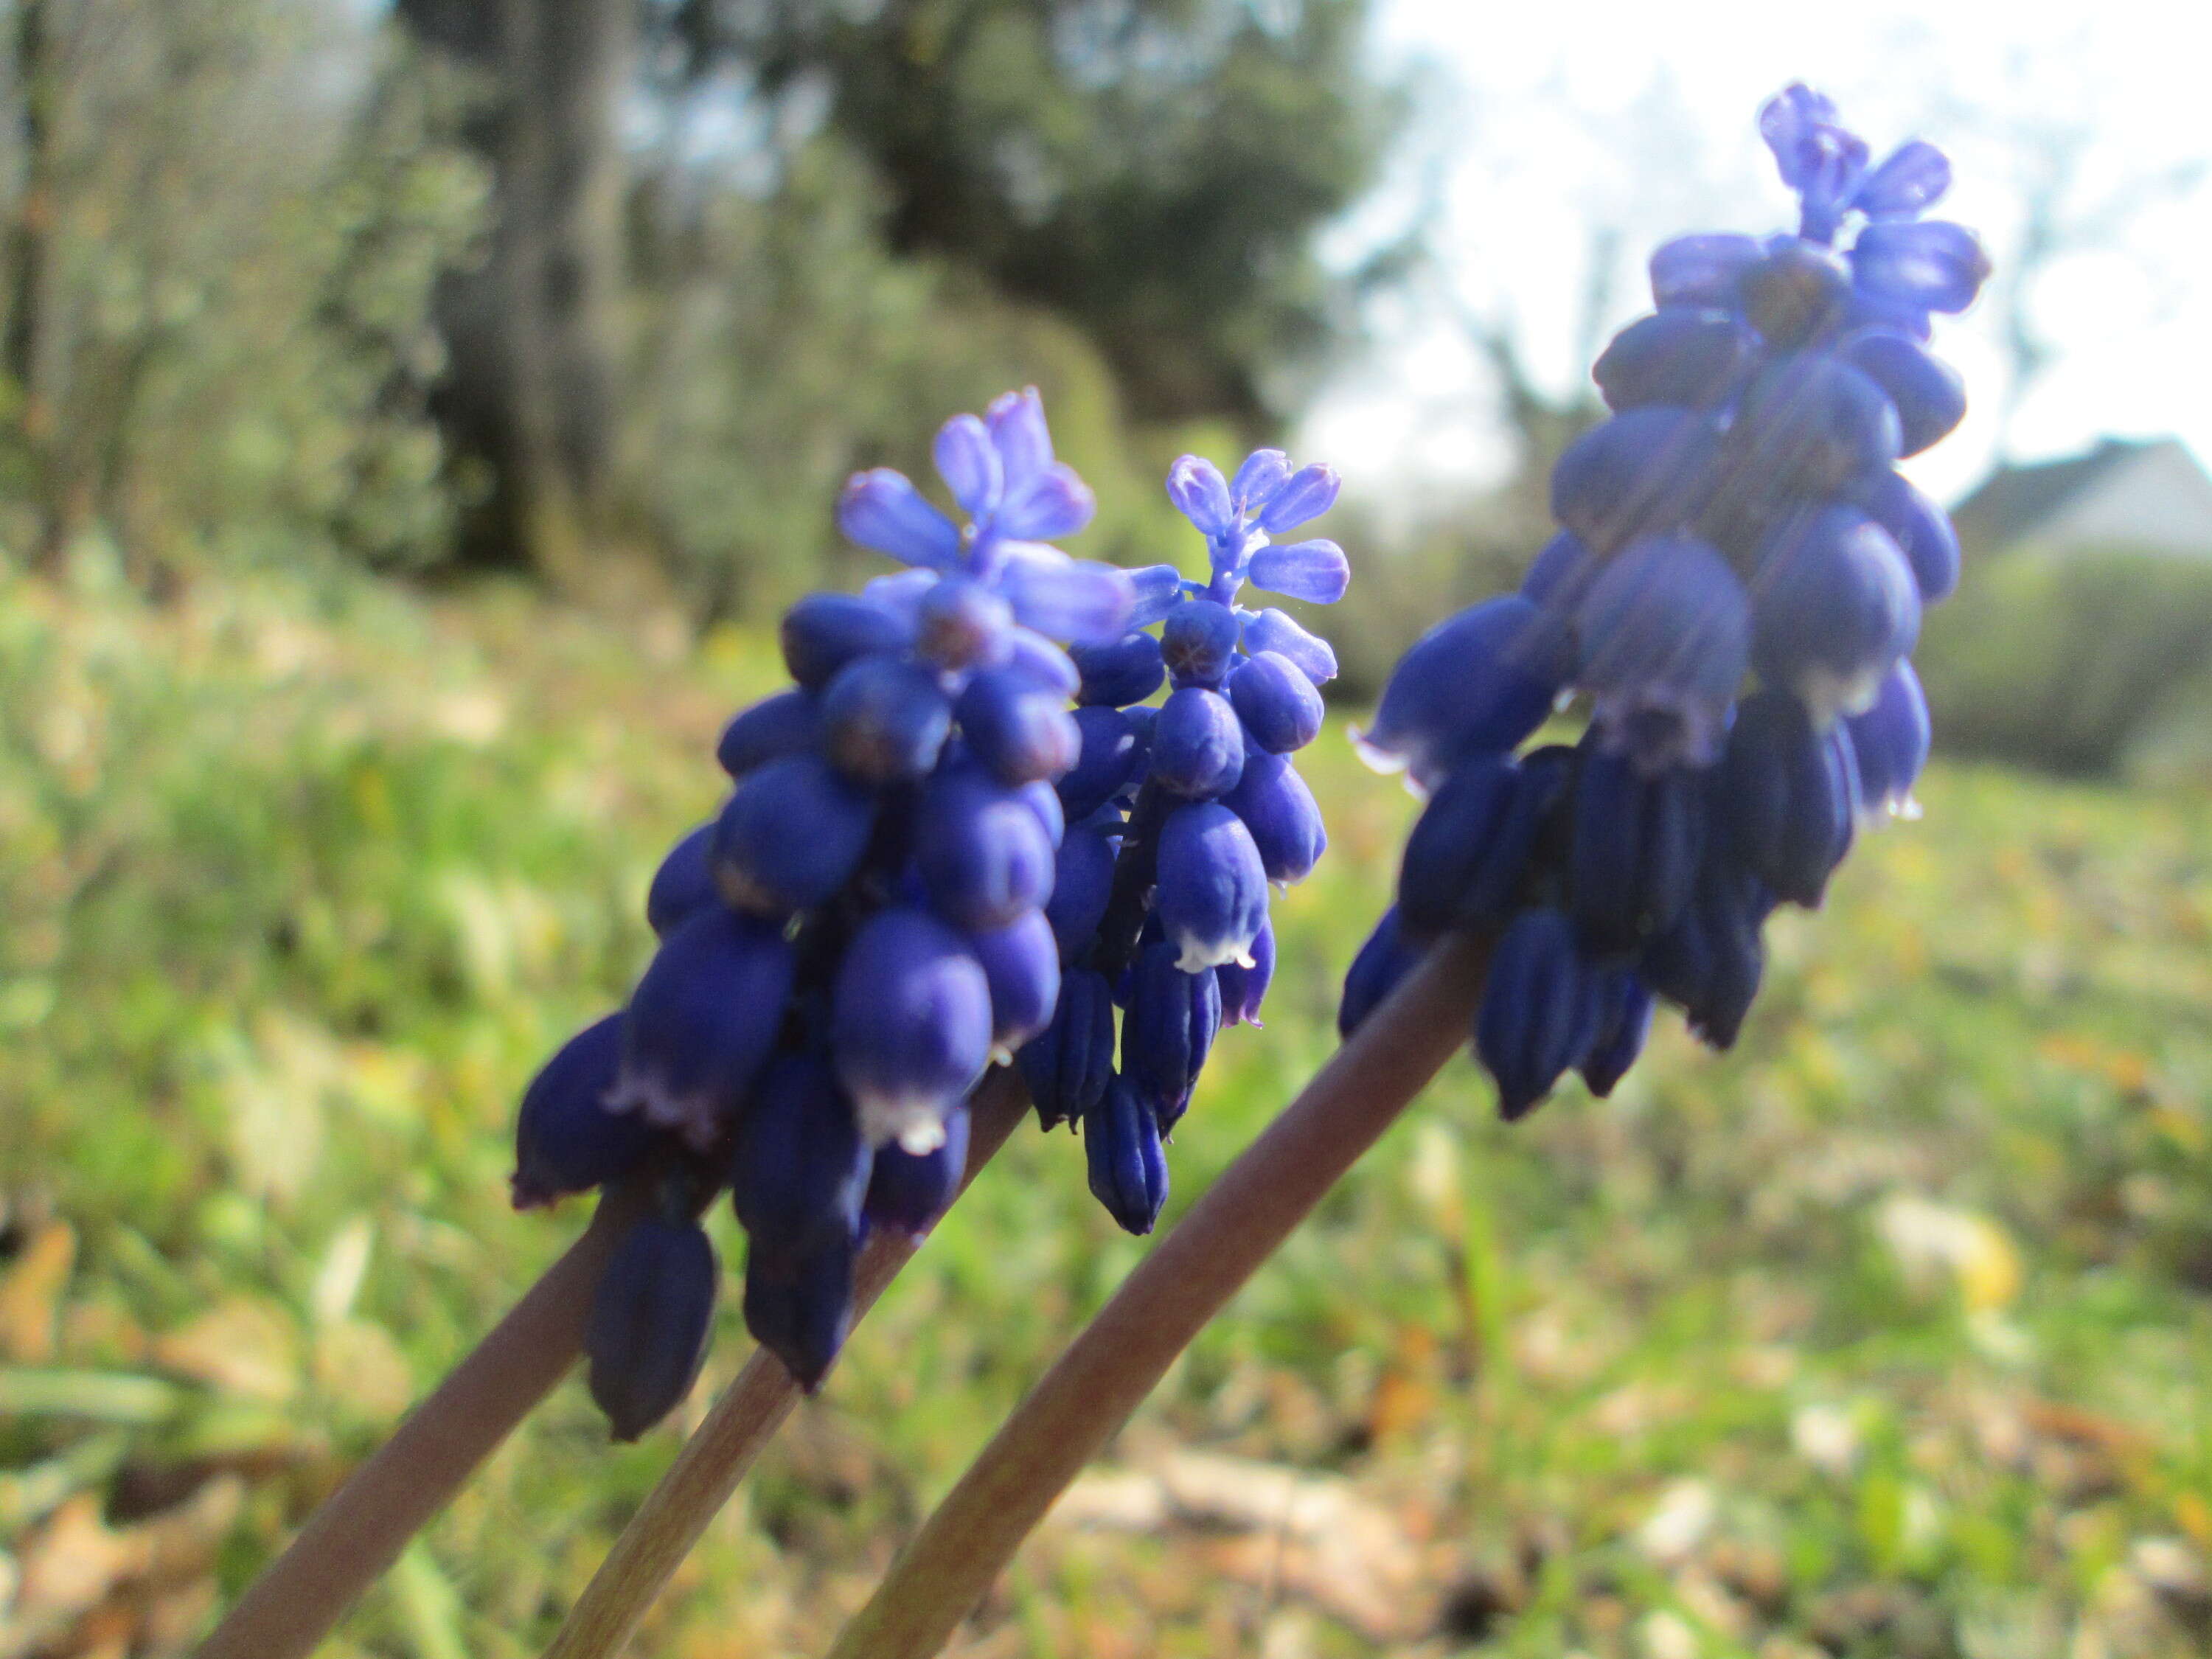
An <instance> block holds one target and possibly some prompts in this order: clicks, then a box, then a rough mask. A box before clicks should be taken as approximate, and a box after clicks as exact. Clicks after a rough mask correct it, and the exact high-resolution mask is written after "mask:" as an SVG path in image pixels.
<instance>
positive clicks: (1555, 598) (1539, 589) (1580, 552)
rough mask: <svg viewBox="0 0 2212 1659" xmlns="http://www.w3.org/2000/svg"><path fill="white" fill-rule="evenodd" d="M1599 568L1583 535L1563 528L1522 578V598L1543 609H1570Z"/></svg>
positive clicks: (1541, 550) (1529, 566)
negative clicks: (1549, 607)
mask: <svg viewBox="0 0 2212 1659" xmlns="http://www.w3.org/2000/svg"><path fill="white" fill-rule="evenodd" d="M1598 569H1599V563H1598V559H1597V556H1596V555H1595V554H1594V553H1592V552H1591V551H1590V550H1589V549H1588V548H1587V547H1585V546H1583V541H1582V538H1581V537H1579V536H1577V535H1575V534H1574V533H1573V532H1570V531H1565V530H1562V531H1561V532H1559V534H1558V535H1556V536H1554V537H1553V538H1552V539H1551V540H1549V541H1548V542H1546V543H1545V544H1544V545H1543V546H1542V547H1541V549H1540V550H1538V551H1537V554H1536V556H1535V557H1534V558H1533V559H1531V560H1530V561H1529V562H1528V574H1525V575H1523V576H1522V578H1521V597H1522V599H1526V600H1528V603H1529V604H1531V605H1536V606H1538V607H1540V608H1541V607H1544V606H1555V607H1557V608H1558V609H1559V610H1561V611H1571V610H1573V608H1574V607H1575V605H1577V603H1578V602H1579V601H1580V600H1581V599H1582V596H1583V592H1584V590H1585V589H1587V588H1588V587H1589V584H1590V581H1591V579H1592V578H1593V577H1595V575H1596V574H1597V573H1598Z"/></svg>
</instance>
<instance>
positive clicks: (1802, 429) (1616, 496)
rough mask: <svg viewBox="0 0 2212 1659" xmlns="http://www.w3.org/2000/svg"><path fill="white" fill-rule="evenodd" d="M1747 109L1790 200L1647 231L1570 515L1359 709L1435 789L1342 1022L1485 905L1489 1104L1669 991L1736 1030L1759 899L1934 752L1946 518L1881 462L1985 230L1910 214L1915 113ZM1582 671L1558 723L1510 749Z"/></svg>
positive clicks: (1896, 446)
mask: <svg viewBox="0 0 2212 1659" xmlns="http://www.w3.org/2000/svg"><path fill="white" fill-rule="evenodd" d="M1759 125H1760V130H1761V132H1762V134H1763V135H1764V136H1765V139H1766V141H1767V143H1768V144H1769V146H1770V147H1771V149H1772V150H1773V152H1774V155H1775V156H1776V159H1777V161H1778V164H1779V167H1780V171H1781V173H1782V177H1783V180H1784V183H1785V184H1786V185H1789V186H1790V188H1791V189H1792V190H1793V191H1795V192H1796V195H1797V197H1798V201H1799V207H1800V222H1799V226H1798V229H1797V231H1796V233H1795V234H1783V235H1778V236H1773V237H1770V238H1766V239H1764V240H1761V239H1758V238H1754V237H1750V236H1742V235H1727V234H1722V235H1692V236H1686V237H1682V238H1680V239H1679V240H1675V241H1673V242H1669V243H1668V244H1667V245H1665V246H1662V247H1661V248H1660V249H1659V250H1658V252H1656V253H1655V254H1654V255H1653V256H1652V258H1651V264H1650V272H1651V288H1652V297H1653V299H1654V301H1656V305H1657V309H1656V311H1655V312H1654V313H1652V314H1651V315H1650V316H1648V317H1645V318H1644V319H1641V320H1640V321H1638V322H1635V323H1632V324H1631V325H1629V326H1628V327H1626V328H1625V329H1623V330H1622V331H1620V334H1618V335H1617V336H1615V337H1614V338H1613V342H1612V343H1611V344H1609V345H1608V346H1607V349H1606V350H1605V352H1604V353H1603V355H1602V356H1600V357H1599V359H1598V361H1597V363H1596V365H1595V369H1594V371H1593V372H1594V375H1595V380H1596V381H1597V385H1598V387H1599V390H1600V391H1601V393H1602V394H1603V396H1604V398H1605V401H1606V404H1607V407H1608V408H1609V409H1610V410H1611V411H1612V414H1611V416H1610V418H1608V419H1607V420H1606V421H1605V422H1602V423H1601V424H1600V425H1598V426H1597V427H1595V428H1593V429H1592V430H1591V431H1589V432H1588V433H1586V434H1585V435H1583V436H1582V437H1581V438H1579V439H1577V441H1575V442H1574V443H1573V444H1571V445H1570V446H1569V447H1568V448H1567V449H1566V450H1565V453H1563V454H1562V455H1561V456H1560V457H1559V461H1558V463H1557V465H1556V466H1555V468H1554V469H1553V475H1552V505H1553V515H1554V517H1555V518H1556V519H1557V520H1558V522H1559V526H1560V530H1559V534H1558V535H1557V536H1556V537H1555V538H1553V541H1552V542H1551V543H1550V544H1547V546H1546V547H1545V548H1544V549H1543V550H1542V551H1541V553H1540V554H1539V555H1538V556H1537V557H1536V559H1535V561H1534V564H1533V565H1532V567H1531V568H1530V569H1529V572H1528V576H1527V579H1526V580H1525V581H1524V583H1523V585H1522V590H1521V592H1519V593H1517V594H1513V595H1508V596H1505V597H1503V598H1500V599H1492V600H1491V601H1489V602H1487V603H1486V604H1483V605H1477V606H1475V607H1474V608H1473V609H1471V610H1469V611H1464V612H1462V613H1461V614H1460V615H1459V616H1457V617H1453V618H1451V619H1450V620H1449V621H1448V622H1446V623H1443V624H1442V625H1441V626H1439V627H1438V628H1437V629H1434V630H1432V631H1431V633H1430V634H1429V635H1426V636H1425V637H1424V638H1423V639H1422V640H1421V641H1419V642H1418V643H1417V644H1416V645H1415V646H1414V647H1413V648H1412V650H1411V651H1409V652H1408V653H1407V656H1406V657H1405V659H1403V661H1401V663H1400V665H1398V667H1397V669H1396V671H1395V673H1394V674H1393V676H1392V678H1391V680H1390V683H1389V686H1388V687H1387V688H1386V690H1385V691H1384V694H1383V700H1382V703H1381V706H1380V708H1378V710H1377V713H1376V720H1375V723H1374V726H1373V728H1372V730H1370V732H1367V733H1365V734H1364V743H1365V744H1366V745H1367V748H1368V750H1369V752H1370V756H1371V757H1374V758H1376V759H1377V760H1378V762H1380V763H1387V764H1392V765H1401V766H1404V767H1406V768H1407V769H1409V770H1410V772H1411V774H1412V775H1413V780H1414V781H1415V783H1416V784H1417V786H1419V787H1420V788H1422V789H1423V790H1425V791H1426V792H1427V793H1429V796H1430V799H1429V803H1428V805H1427V808H1426V809H1425V811H1424V812H1423V814H1422V816H1421V818H1420V820H1419V823H1418V824H1417V825H1416V826H1415V828H1414V830H1413V835H1412V836H1411V838H1410V839H1409V840H1408V842H1407V848H1406V855H1405V862H1404V866H1403V868H1402V872H1401V882H1400V888H1399V896H1398V902H1397V904H1396V906H1395V908H1393V909H1392V910H1391V911H1389V913H1387V914H1386V915H1384V917H1383V921H1382V923H1381V925H1380V926H1379V927H1378V928H1377V929H1376V933H1375V934H1374V936H1373V937H1372V938H1371V939H1370V940H1369V942H1368V944H1367V945H1366V947H1365V948H1364V950H1363V951H1362V952H1361V954H1360V956H1359V957H1358V960H1357V961H1356V962H1355V963H1353V965H1352V970H1351V973H1350V975H1348V977H1347V979H1346V987H1345V996H1344V1002H1343V1006H1342V1010H1341V1014H1340V1023H1341V1024H1342V1025H1343V1026H1344V1028H1345V1029H1346V1031H1347V1032H1348V1031H1350V1030H1352V1029H1355V1028H1356V1027H1357V1026H1358V1024H1359V1023H1360V1021H1361V1020H1362V1019H1363V1018H1364V1017H1365V1015H1366V1012H1368V1011H1369V1010H1370V1008H1372V1007H1373V1006H1375V1005H1376V1002H1378V1001H1379V1000H1381V998H1382V996H1383V994H1385V993H1387V991H1388V990H1389V987H1391V986H1392V985H1393V984H1395V981H1396V980H1397V979H1398V978H1399V977H1400V976H1401V975H1402V974H1403V973H1404V972H1405V971H1406V970H1407V968H1408V967H1409V966H1410V964H1411V963H1413V961H1414V960H1415V959H1416V958H1417V957H1418V955H1419V951H1421V950H1422V949H1423V948H1424V947H1425V944H1426V942H1427V941H1428V940H1430V939H1433V938H1434V937H1436V936H1437V934H1439V933H1444V932H1448V931H1455V930H1459V931H1471V932H1474V933H1481V934H1485V935H1487V936H1490V937H1492V939H1494V941H1495V942H1494V947H1493V952H1492V963H1491V969H1490V979H1489V986H1488V989H1487V991H1486V994H1485V996H1484V999H1483V1001H1482V1004H1481V1006H1480V1010H1479V1011H1478V1013H1477V1015H1476V1018H1475V1024H1474V1046H1475V1050H1476V1053H1477V1054H1478V1056H1479V1057H1480V1059H1481V1060H1482V1062H1483V1063H1484V1065H1485V1066H1486V1067H1488V1069H1489V1070H1490V1072H1491V1073H1492V1075H1493V1077H1494V1078H1495V1079H1496V1081H1497V1084H1498V1095H1499V1101H1500V1104H1501V1107H1502V1109H1503V1110H1504V1113H1505V1115H1507V1116H1509V1117H1517V1116H1519V1115H1522V1113H1525V1112H1527V1111H1528V1110H1529V1109H1531V1108H1533V1107H1534V1105H1535V1104H1536V1103H1538V1102H1540V1101H1541V1099H1542V1098H1543V1097H1545V1095H1546V1094H1547V1092H1548V1091H1550V1090H1551V1089H1552V1087H1553V1085H1554V1084H1555V1083H1557V1082H1558V1081H1559V1079H1560V1078H1562V1077H1563V1076H1564V1075H1565V1073H1568V1072H1569V1071H1571V1070H1579V1071H1580V1072H1581V1073H1582V1074H1583V1078H1584V1079H1586V1080H1587V1082H1588V1083H1589V1086H1590V1088H1591V1089H1592V1090H1593V1091H1595V1092H1596V1093H1598V1094H1601V1095H1602V1094H1605V1093H1607V1091H1610V1090H1611V1088H1612V1087H1613V1085H1614V1083H1616V1082H1617V1081H1618V1080H1619V1079H1620V1077H1621V1076H1622V1075H1623V1074H1624V1073H1626V1070H1627V1069H1628V1067H1629V1066H1630V1065H1631V1064H1632V1062H1633V1060H1635V1058H1636V1056H1637V1054H1638V1052H1639V1051H1640V1049H1641V1048H1642V1046H1643V1043H1644V1037H1645V1034H1646V1032H1647V1031H1648V1030H1649V1028H1650V1019H1651V1012H1652V1005H1653V1000H1654V999H1655V997H1656V998H1663V999H1666V1000H1669V1001H1672V1002H1674V1003H1675V1004H1676V1005H1677V1006H1680V1007H1681V1008H1682V1009H1683V1010H1684V1011H1685V1012H1686V1015H1687V1017H1688V1019H1689V1022H1690V1025H1691V1028H1692V1030H1693V1031H1695V1032H1696V1033H1697V1034H1698V1035H1699V1036H1701V1037H1702V1038H1704V1039H1705V1041H1706V1042H1710V1043H1711V1044H1713V1045H1714V1046H1716V1047H1718V1048H1726V1047H1728V1046H1729V1045H1730V1044H1731V1043H1733V1042H1735V1037H1736V1035H1737V1032H1738V1030H1739V1029H1740V1028H1741V1024H1742V1023H1743V1020H1744V1018H1745V1015H1746V1014H1747V1012H1748V1011H1749V1009H1750V1007H1751V1004H1752V1001H1753V998H1754V996H1755V995H1756V994H1757V992H1758V989H1759V980H1760V977H1761V975H1762V972H1763V969H1764V955H1763V949H1762V945H1761V930H1762V927H1763V926H1764V924H1765V920H1766V917H1767V915H1769V913H1770V912H1771V910H1772V909H1773V908H1774V907H1775V905H1776V904H1778V903H1779V902H1791V903H1796V904H1799V905H1802V906H1806V907H1813V906H1817V905H1818V904H1819V903H1820V899H1821V896H1822V894H1823V892H1824V891H1825V890H1826V885H1827V882H1828V878H1829V876H1830V874H1831V873H1832V872H1833V871H1834V869H1835V868H1836V866H1837V865H1838V863H1839V862H1840V861H1841V860H1842V859H1843V857H1844V854H1845V852H1846V851H1847V850H1848V849H1849V848H1850V843H1851V840H1852V836H1853V835H1854V833H1855V831H1856V829H1857V826H1858V824H1859V823H1861V821H1862V820H1863V818H1865V817H1868V816H1869V815H1871V814H1873V813H1875V812H1878V811H1896V810H1900V809H1902V808H1904V807H1905V806H1906V805H1909V803H1910V799H1911V787H1912V785H1913V782H1914V781H1915V779H1916V778H1917V775H1918V774H1919V771H1920V769H1921V767H1922V765H1923V763H1924V761H1925V760H1926V757H1927V754H1928V746H1929V722H1928V710H1927V705H1926V703H1925V702H1924V701H1923V697H1922V696H1921V690H1920V685H1919V682H1918V680H1917V678H1915V677H1914V674H1913V671H1912V666H1911V662H1910V661H1909V660H1908V658H1907V653H1909V652H1910V651H1911V647H1912V645H1913V643H1914V641H1915V639H1916V638H1917V634H1918V630H1919V626H1920V617H1921V610H1922V607H1923V605H1929V604H1933V603H1935V602H1936V601H1937V600H1940V599H1942V598H1944V597H1945V596H1946V595H1947V594H1948V593H1949V592H1951V591H1952V589H1953V587H1954V586H1955V585H1956V583H1957V580H1958V576H1959V544H1958V541H1957V539H1956V538H1955V536H1954V533H1953V532H1952V529H1951V526H1950V523H1949V521H1948V519H1947V518H1946V517H1945V515H1944V514H1943V513H1942V510H1941V509H1940V508H1938V507H1936V505H1935V504H1934V503H1932V502H1931V501H1929V500H1928V499H1927V498H1926V497H1925V496H1924V495H1922V494H1921V493H1920V492H1919V491H1918V490H1917V489H1915V488H1914V487H1913V486H1912V485H1911V483H1907V482H1906V481H1905V478H1904V477H1902V476H1900V475H1899V473H1898V472H1897V471H1896V470H1895V468H1896V463H1897V462H1898V461H1899V460H1900V459H1903V458H1905V457H1906V456H1910V455H1913V454H1916V453H1919V452H1920V451H1922V450H1924V449H1926V448H1927V447H1929V446H1930V445H1932V444H1934V443H1935V442H1936V441H1937V440H1939V439H1941V438H1942V437H1943V436H1944V435H1946V434H1947V433H1948V432H1949V431H1950V430H1951V429H1952V428H1954V427H1955V426H1956V425H1957V424H1958V423H1959V421H1960V418H1961V417H1962V416H1963V415H1964V413H1965V410H1966V397H1965V393H1964V390H1963V388H1962V386H1961V384H1960V380H1959V377H1958V376H1957V375H1956V374H1954V372H1953V371H1952V370H1951V369H1950V368H1948V367H1947V366H1946V365H1945V364H1943V363H1942V362H1940V361H1939V360H1938V359H1936V357H1935V356H1932V355H1930V353H1929V351H1928V349H1927V346H1926V342H1927V340H1928V337H1929V331H1930V328H1929V325H1930V319H1931V317H1932V316H1933V315H1934V314H1936V313H1949V312H1956V311H1959V310H1961V309H1963V308H1964V307H1966V305H1968V304H1969V303H1970V302H1971V301H1972V299H1973V298H1974V295H1975V294H1976V292H1977V291H1978V289H1979V287H1980V285H1981V283H1983V281H1984V279H1985V277H1986V276H1987V275H1988V264H1987V262H1986V261H1985V259H1984V257H1983V254H1982V251H1981V248H1980V246H1979V245H1978V242H1977V241H1976V240H1975V239H1974V237H1973V236H1972V234H1971V233H1970V232H1968V231H1966V230H1965V229H1963V228H1960V226H1958V225H1955V224H1951V223H1948V222H1942V221H1936V220H1928V219H1924V218H1923V217H1922V214H1923V210H1925V209H1926V208H1928V207H1929V205H1931V204H1933V203H1934V202H1935V201H1936V199H1937V198H1938V197H1940V196H1941V195H1942V193H1943V192H1944V191H1945V190H1946V189H1947V188H1948V185H1949V181H1950V168H1949V165H1948V162H1947V161H1945V159H1944V157H1943V155H1942V153H1941V152H1940V151H1938V150H1936V149H1934V148H1933V147H1932V146H1929V145H1928V144H1925V143H1918V142H1917V141H1916V142H1914V143H1907V144H1905V145H1904V146H1902V147H1901V148H1899V149H1897V150H1896V151H1894V152H1893V153H1892V154H1891V155H1889V156H1887V158H1886V159H1884V160H1882V161H1880V162H1879V163H1875V162H1873V161H1871V160H1870V155H1869V149H1868V147H1867V145H1866V144H1865V143H1864V142H1863V141H1862V140H1861V139H1860V138H1858V137H1857V136H1856V135H1854V134H1852V133H1851V132H1850V131H1847V130H1846V129H1845V128H1844V127H1843V126H1842V125H1840V123H1839V122H1838V118H1837V115H1836V111H1835V108H1834V106H1832V104H1831V103H1830V102H1829V101H1828V100H1826V98H1823V97H1821V96H1820V95H1819V94H1815V93H1814V92H1811V91H1809V90H1808V89H1807V88H1804V87H1802V86H1796V87H1792V88H1790V89H1789V90H1787V91H1786V92H1784V93H1783V94H1781V95H1780V96H1779V97H1778V98H1776V99H1774V100H1772V101H1771V103H1769V104H1768V105H1767V106H1766V107H1765V109H1764V110H1763V111H1762V112H1760V118H1759ZM1747 688H1748V689H1747ZM1577 698H1579V699H1583V700H1585V702H1584V706H1585V707H1586V708H1587V709H1588V713H1589V724H1588V727H1587V729H1586V731H1585V732H1583V735H1582V737H1581V738H1580V740H1579V741H1578V742H1577V743H1575V744H1571V745H1567V744H1547V745H1544V746H1541V747H1537V748H1534V749H1533V750H1529V751H1528V752H1526V753H1522V752H1519V751H1520V750H1522V745H1523V744H1525V743H1527V742H1528V739H1529V738H1531V737H1532V736H1534V734H1535V732H1536V731H1537V729H1538V727H1539V726H1541V725H1542V724H1543V723H1544V722H1545V720H1547V718H1548V717H1549V716H1551V715H1552V714H1553V712H1554V711H1555V709H1563V708H1565V707H1566V706H1567V705H1568V703H1569V702H1570V701H1571V700H1572V699H1577Z"/></svg>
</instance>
